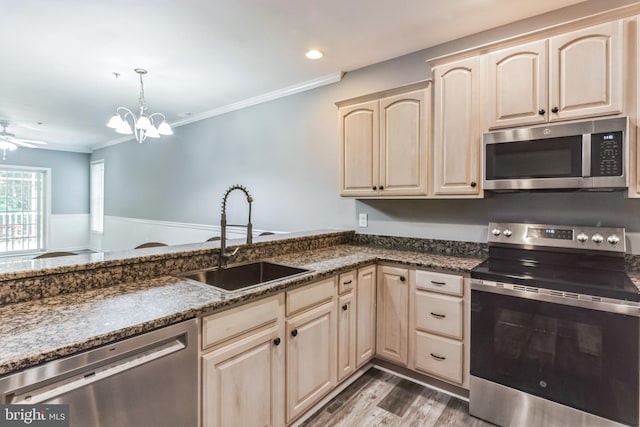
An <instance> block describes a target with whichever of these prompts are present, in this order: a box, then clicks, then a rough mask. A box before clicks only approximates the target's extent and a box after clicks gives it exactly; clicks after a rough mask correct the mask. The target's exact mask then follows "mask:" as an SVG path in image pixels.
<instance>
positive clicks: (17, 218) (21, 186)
mask: <svg viewBox="0 0 640 427" xmlns="http://www.w3.org/2000/svg"><path fill="white" fill-rule="evenodd" d="M46 176H47V170H46V169H34V168H26V167H25V168H20V167H18V168H8V167H2V168H0V254H3V255H6V254H12V253H16V252H25V251H29V252H32V251H40V250H44V248H45V244H44V223H45V219H46V218H45V194H44V193H45V182H46Z"/></svg>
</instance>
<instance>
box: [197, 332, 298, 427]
mask: <svg viewBox="0 0 640 427" xmlns="http://www.w3.org/2000/svg"><path fill="white" fill-rule="evenodd" d="M283 333H284V325H283V324H282V323H280V324H279V325H275V326H272V327H270V328H268V329H266V330H265V329H263V330H260V331H259V332H256V333H255V334H251V335H249V336H246V337H244V338H242V339H239V340H236V341H233V342H232V343H230V344H228V345H225V346H222V347H221V348H220V349H218V350H215V351H212V352H210V353H207V354H205V355H204V356H203V357H202V370H203V384H202V390H203V425H204V426H206V427H229V426H238V427H247V426H284V425H285V421H284V395H285V390H284V385H285V379H284V378H285V377H284V351H285V350H284V341H283ZM279 340H282V342H280V341H279Z"/></svg>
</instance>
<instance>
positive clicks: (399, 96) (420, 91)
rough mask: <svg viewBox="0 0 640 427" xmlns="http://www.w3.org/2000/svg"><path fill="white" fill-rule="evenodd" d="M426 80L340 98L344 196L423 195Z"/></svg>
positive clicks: (425, 145)
mask: <svg viewBox="0 0 640 427" xmlns="http://www.w3.org/2000/svg"><path fill="white" fill-rule="evenodd" d="M428 83H429V82H420V83H417V84H413V85H409V86H405V87H403V88H399V89H396V90H392V91H385V92H381V93H379V94H373V95H367V96H366V97H361V98H358V99H359V100H360V101H362V102H357V100H358V99H356V100H351V101H343V102H340V103H338V106H339V107H340V108H339V119H340V140H341V160H340V166H341V170H340V173H341V187H342V188H341V192H340V194H341V195H342V196H352V197H386V196H392V197H396V196H425V195H427V173H428V172H427V164H428V162H427V159H428V150H427V141H428V136H429V129H428V123H429V117H430V109H429V106H430V104H431V97H430V87H429V86H428ZM372 98H374V99H372ZM352 101H353V102H356V103H352Z"/></svg>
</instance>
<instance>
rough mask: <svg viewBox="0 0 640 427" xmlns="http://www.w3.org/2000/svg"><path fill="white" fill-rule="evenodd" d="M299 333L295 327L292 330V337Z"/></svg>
mask: <svg viewBox="0 0 640 427" xmlns="http://www.w3.org/2000/svg"><path fill="white" fill-rule="evenodd" d="M297 335H298V330H297V329H294V330H293V331H291V336H292V337H295V336H297Z"/></svg>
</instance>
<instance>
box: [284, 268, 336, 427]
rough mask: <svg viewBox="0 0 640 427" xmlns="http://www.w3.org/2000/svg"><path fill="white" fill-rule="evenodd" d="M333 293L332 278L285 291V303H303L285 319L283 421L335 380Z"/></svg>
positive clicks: (307, 405)
mask: <svg viewBox="0 0 640 427" xmlns="http://www.w3.org/2000/svg"><path fill="white" fill-rule="evenodd" d="M313 287H315V288H317V291H314V288H313ZM329 289H331V290H332V292H331V295H329V292H328V291H329ZM335 295H336V281H335V278H332V279H330V280H328V281H326V280H325V281H322V282H319V283H317V284H313V285H308V287H303V288H299V289H296V290H294V291H290V292H287V304H289V303H290V302H292V303H294V304H295V306H296V307H300V306H304V307H305V309H304V310H303V311H300V312H298V314H295V315H293V316H291V317H288V318H287V320H286V334H287V340H286V354H287V355H286V360H287V362H286V366H287V369H286V371H287V372H286V379H287V410H286V412H287V423H290V422H292V421H294V420H295V419H296V418H298V417H299V416H300V415H302V414H303V413H305V412H306V411H307V410H308V409H309V408H311V407H312V406H313V405H315V404H316V403H317V402H318V401H319V400H320V399H321V398H322V397H323V396H324V395H325V394H327V393H329V392H330V391H331V390H332V389H333V388H334V386H335V385H336V383H337V371H338V369H337V364H336V361H337V351H336V345H337V333H336V332H337V323H336V299H335ZM301 297H303V298H308V300H307V304H301V303H300V301H299V300H300V298H301ZM312 298H313V299H312ZM314 299H315V304H314ZM306 307H312V308H306ZM287 311H288V312H290V310H287Z"/></svg>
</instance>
